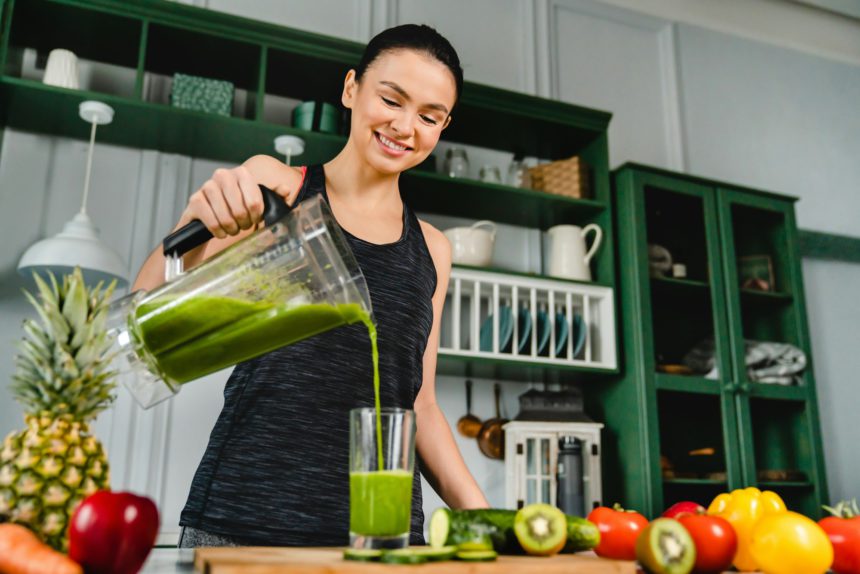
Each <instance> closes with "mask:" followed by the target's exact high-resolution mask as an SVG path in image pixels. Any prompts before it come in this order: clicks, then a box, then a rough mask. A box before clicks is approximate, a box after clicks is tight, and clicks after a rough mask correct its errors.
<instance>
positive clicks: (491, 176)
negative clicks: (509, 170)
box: [478, 165, 502, 183]
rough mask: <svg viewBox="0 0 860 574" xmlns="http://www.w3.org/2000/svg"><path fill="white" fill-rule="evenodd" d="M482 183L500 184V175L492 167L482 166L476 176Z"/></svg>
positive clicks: (496, 169)
mask: <svg viewBox="0 0 860 574" xmlns="http://www.w3.org/2000/svg"><path fill="white" fill-rule="evenodd" d="M478 177H479V178H480V179H481V181H483V182H484V183H502V174H501V172H499V168H498V167H496V166H494V165H484V166H482V167H481V171H480V172H479V176H478Z"/></svg>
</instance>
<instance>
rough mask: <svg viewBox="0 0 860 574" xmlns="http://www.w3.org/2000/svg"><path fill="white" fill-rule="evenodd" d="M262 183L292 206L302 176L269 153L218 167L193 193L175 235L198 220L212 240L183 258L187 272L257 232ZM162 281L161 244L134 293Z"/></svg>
mask: <svg viewBox="0 0 860 574" xmlns="http://www.w3.org/2000/svg"><path fill="white" fill-rule="evenodd" d="M258 184H263V185H265V186H266V187H268V188H270V189H272V190H273V191H274V192H275V193H277V194H278V195H280V196H282V197H283V198H284V199H285V201H286V202H287V203H289V204H292V202H293V201H294V200H295V198H296V195H297V194H298V191H299V188H300V186H301V184H302V172H301V170H299V169H298V168H291V167H288V166H285V165H284V164H283V163H282V162H281V161H280V160H277V159H275V158H273V157H270V156H267V155H255V156H254V157H252V158H250V159H248V160H247V161H245V163H243V164H242V165H240V166H237V167H235V168H232V169H224V168H221V169H216V170H215V173H213V174H212V177H211V178H210V179H208V180H207V181H206V182H205V183H204V184H203V185H202V186H201V187H200V189H198V190H197V191H195V192H194V193H193V194H191V197H189V199H188V205H187V207H186V208H185V211H183V212H182V215H181V216H180V218H179V222H178V223H177V224H176V227H174V228H173V231H176V230H177V229H179V228H180V227H182V226H184V225H185V224H186V223H189V222H190V221H192V220H194V219H199V220H200V221H202V222H203V223H204V224H205V225H206V227H207V229H209V231H211V232H212V235H213V236H214V237H213V238H212V239H210V240H209V241H208V242H207V243H204V244H203V245H201V246H199V247H196V248H194V249H192V250H191V251H189V252H188V253H186V254H185V255H184V256H183V260H184V264H185V269H191V268H192V267H195V266H196V265H198V264H200V263H201V262H203V261H205V260H206V259H209V258H210V257H212V256H213V255H215V254H216V253H219V252H221V251H223V250H224V249H226V248H227V247H229V246H230V245H232V244H234V243H236V242H237V241H239V240H241V239H243V238H244V237H246V236H248V235H250V234H251V233H253V232H254V231H255V230H256V229H257V223H258V222H259V221H260V218H261V217H262V213H263V197H262V195H261V194H260V191H259V188H258V187H257V185H258ZM162 283H164V255H163V254H162V249H161V246H160V245H159V246H158V247H157V248H156V249H155V250H154V251H153V252H152V253H151V254H150V255H149V257H148V258H147V259H146V261H145V262H144V264H143V266H142V267H141V268H140V272H139V273H138V274H137V278H136V279H135V280H134V284H133V285H132V291H136V290H138V289H146V290H147V291H150V290H152V289H154V288H156V287H158V286H159V285H161V284H162Z"/></svg>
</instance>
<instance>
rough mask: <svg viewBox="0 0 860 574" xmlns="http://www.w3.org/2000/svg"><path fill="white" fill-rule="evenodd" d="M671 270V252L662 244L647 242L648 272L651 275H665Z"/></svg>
mask: <svg viewBox="0 0 860 574" xmlns="http://www.w3.org/2000/svg"><path fill="white" fill-rule="evenodd" d="M671 271H672V254H671V253H669V250H668V249H666V248H665V247H663V246H662V245H657V244H656V243H649V244H648V273H649V275H651V277H666V276H667V275H669V274H670V272H671Z"/></svg>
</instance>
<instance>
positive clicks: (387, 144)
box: [373, 132, 412, 157]
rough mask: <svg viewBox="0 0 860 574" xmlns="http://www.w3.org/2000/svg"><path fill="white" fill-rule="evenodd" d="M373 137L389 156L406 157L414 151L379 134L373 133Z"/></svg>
mask: <svg viewBox="0 0 860 574" xmlns="http://www.w3.org/2000/svg"><path fill="white" fill-rule="evenodd" d="M373 135H374V137H375V138H376V141H377V142H378V143H379V147H381V148H382V150H383V151H384V152H385V153H387V154H389V155H392V156H394V157H402V156H404V155H406V153H407V152H410V151H412V148H411V147H408V146H405V145H401V144H399V143H397V142H396V141H394V140H392V139H390V138H387V137H385V136H384V135H382V134H381V133H379V132H373Z"/></svg>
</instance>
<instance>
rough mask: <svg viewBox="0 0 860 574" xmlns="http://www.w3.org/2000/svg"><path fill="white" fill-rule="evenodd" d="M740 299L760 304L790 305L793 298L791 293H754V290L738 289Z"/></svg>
mask: <svg viewBox="0 0 860 574" xmlns="http://www.w3.org/2000/svg"><path fill="white" fill-rule="evenodd" d="M740 294H741V298H742V299H743V300H744V301H745V302H750V303H753V302H756V303H758V302H761V303H774V304H786V305H787V304H790V303H791V301H792V299H793V297H792V296H791V293H783V292H779V291H756V290H754V289H740Z"/></svg>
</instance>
